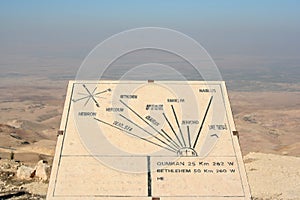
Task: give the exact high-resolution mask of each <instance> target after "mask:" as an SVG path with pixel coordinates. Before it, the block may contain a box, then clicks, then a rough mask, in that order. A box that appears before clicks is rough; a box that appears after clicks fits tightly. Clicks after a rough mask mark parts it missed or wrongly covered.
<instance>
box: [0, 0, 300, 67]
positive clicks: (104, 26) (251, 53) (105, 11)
mask: <svg viewBox="0 0 300 200" xmlns="http://www.w3.org/2000/svg"><path fill="white" fill-rule="evenodd" d="M0 25H1V26H0V55H1V57H0V59H1V60H0V67H2V66H4V65H7V64H11V65H14V63H18V61H19V62H24V64H26V62H30V63H36V64H38V62H39V61H47V58H48V59H49V60H52V61H53V59H54V58H55V61H53V64H57V65H61V64H62V63H64V64H73V65H77V66H76V67H78V66H79V65H80V61H81V60H82V59H83V58H84V57H85V56H86V54H87V53H88V52H89V51H90V50H91V49H92V48H93V47H94V46H96V45H97V44H98V43H99V42H101V41H103V40H104V39H106V38H107V37H109V36H111V35H112V34H116V33H118V32H120V31H124V30H126V29H130V28H136V27H144V26H157V27H165V28H171V29H175V30H178V31H181V32H183V33H185V34H187V35H189V36H190V37H192V38H194V39H196V40H197V41H198V42H199V43H201V44H202V45H203V46H204V47H205V48H206V49H207V50H208V51H209V53H210V54H211V55H212V57H213V58H214V59H216V60H223V61H224V62H222V61H220V64H222V65H225V66H226V65H234V64H237V65H241V66H243V65H244V66H245V67H246V66H252V65H260V64H261V65H268V64H274V65H282V64H285V65H287V66H289V65H291V66H295V65H298V66H299V61H300V54H299V53H300V39H299V36H300V1H297V0H294V1H292V0H280V1H279V0H257V1H256V0H251V1H250V0H249V1H240V0H239V1H175V0H152V1H146V0H144V1H142V0H139V1H129V0H126V1H125V0H123V1H121V0H120V1H111V0H110V1H100V0H99V1H90V0H82V1H76V0H72V1H71V0H70V1H53V0H51V1H50V0H49V1H40V0H36V1H33V0H26V1H21V0H19V1H16V0H7V1H4V0H2V1H0ZM68 62H70V63H68ZM220 64H219V65H220ZM61 66H63V65H61Z"/></svg>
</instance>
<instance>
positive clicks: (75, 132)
mask: <svg viewBox="0 0 300 200" xmlns="http://www.w3.org/2000/svg"><path fill="white" fill-rule="evenodd" d="M91 198H92V199H111V200H112V199H113V200H133V199H155V200H158V199H160V200H169V199H185V200H186V199H250V198H251V195H250V191H249V185H248V182H247V176H246V172H245V168H244V163H243V160H242V155H241V151H240V147H239V143H238V134H237V131H236V130H235V125H234V121H233V117H232V112H231V109H230V104H229V99H228V95H227V91H226V86H225V83H224V82H202V81H187V82H184V81H157V82H156V81H70V82H69V86H68V91H67V95H66V101H65V107H64V112H63V116H62V120H61V126H60V131H59V136H58V141H57V147H56V153H55V157H54V161H53V167H52V173H51V177H50V183H49V189H48V194H47V199H91Z"/></svg>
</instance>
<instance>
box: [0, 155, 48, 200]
mask: <svg viewBox="0 0 300 200" xmlns="http://www.w3.org/2000/svg"><path fill="white" fill-rule="evenodd" d="M21 166H23V167H25V166H24V165H23V163H20V162H16V161H14V160H7V159H1V160H0V199H16V200H17V199H23V200H27V199H45V198H46V193H47V187H48V179H44V180H43V179H41V178H40V177H37V176H35V175H34V174H32V175H31V177H26V176H25V175H24V172H20V169H21ZM26 167H27V166H26ZM28 168H30V167H28ZM32 169H33V168H32ZM48 176H49V174H48Z"/></svg>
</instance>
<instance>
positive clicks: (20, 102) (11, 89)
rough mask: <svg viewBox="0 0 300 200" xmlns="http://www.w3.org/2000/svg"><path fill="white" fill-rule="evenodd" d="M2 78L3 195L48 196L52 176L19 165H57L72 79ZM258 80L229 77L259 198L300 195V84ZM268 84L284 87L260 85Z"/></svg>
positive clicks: (253, 187)
mask: <svg viewBox="0 0 300 200" xmlns="http://www.w3.org/2000/svg"><path fill="white" fill-rule="evenodd" d="M50 74H51V73H50ZM225 75H226V74H225ZM10 76H13V77H10ZM225 77H226V76H225ZM1 82H2V84H1V87H0V92H1V96H0V113H1V115H0V158H1V160H0V191H1V192H0V199H44V198H45V195H46V192H47V184H48V179H43V180H41V178H39V177H37V176H32V178H29V179H20V177H18V175H17V174H18V171H17V170H18V169H19V168H20V166H26V167H30V168H31V169H36V165H37V163H38V162H39V161H40V160H43V162H44V163H46V164H45V165H47V166H48V167H49V168H51V164H52V159H53V156H54V149H55V145H56V137H57V130H58V127H59V123H60V118H61V114H62V109H63V103H64V98H65V93H66V87H67V82H68V81H67V80H64V79H61V80H59V79H58V80H53V79H51V78H49V77H43V76H40V77H39V78H37V77H30V76H29V77H28V76H22V74H19V76H16V74H10V75H7V76H5V78H2V79H1ZM255 83H256V85H255V84H253V83H251V82H250V81H243V84H241V81H240V80H236V82H235V81H234V80H229V81H228V82H227V85H228V88H229V96H230V101H231V106H232V110H233V114H234V120H235V123H236V126H237V130H238V131H239V137H240V145H241V149H242V152H243V156H244V161H245V166H246V170H247V175H248V180H249V184H250V187H251V193H252V195H253V199H300V195H299V194H300V185H299V182H300V168H299V167H298V166H299V165H300V158H299V156H300V135H299V128H300V87H299V86H298V84H297V83H273V84H271V83H270V82H268V83H266V84H264V83H263V82H258V81H256V82H255ZM268 84H269V85H273V88H278V87H279V86H280V87H279V89H276V90H275V89H272V88H263V87H258V86H257V85H262V86H265V87H266V85H268ZM276 84H277V85H278V87H275V85H276ZM253 85H254V86H253ZM251 87H252V88H251ZM254 88H256V89H254ZM283 88H285V89H283ZM49 171H50V170H48V171H47V173H48V175H47V176H49Z"/></svg>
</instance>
